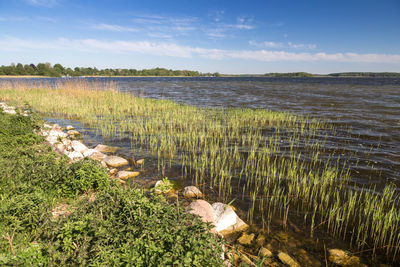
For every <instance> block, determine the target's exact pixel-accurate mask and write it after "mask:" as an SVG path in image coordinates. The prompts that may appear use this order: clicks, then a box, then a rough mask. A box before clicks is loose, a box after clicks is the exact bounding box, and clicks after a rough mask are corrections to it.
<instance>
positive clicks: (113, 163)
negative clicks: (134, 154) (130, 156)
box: [96, 149, 129, 168]
mask: <svg viewBox="0 0 400 267" xmlns="http://www.w3.org/2000/svg"><path fill="white" fill-rule="evenodd" d="M96 150H97V149H96ZM104 162H105V163H106V164H107V165H108V166H110V167H114V168H118V167H122V166H125V165H128V164H129V162H128V161H127V160H126V159H124V158H121V157H118V156H107V157H105V158H104Z"/></svg>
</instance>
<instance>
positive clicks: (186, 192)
mask: <svg viewBox="0 0 400 267" xmlns="http://www.w3.org/2000/svg"><path fill="white" fill-rule="evenodd" d="M183 196H184V197H187V198H202V197H203V193H202V192H201V191H200V190H199V189H198V188H197V187H195V186H192V185H191V186H186V187H185V188H184V189H183Z"/></svg>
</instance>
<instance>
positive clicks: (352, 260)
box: [329, 249, 360, 266]
mask: <svg viewBox="0 0 400 267" xmlns="http://www.w3.org/2000/svg"><path fill="white" fill-rule="evenodd" d="M329 261H331V262H333V263H334V264H336V265H339V266H358V265H359V264H360V258H359V257H356V256H349V255H348V254H347V253H346V252H345V251H343V250H341V249H330V250H329Z"/></svg>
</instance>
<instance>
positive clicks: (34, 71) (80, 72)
mask: <svg viewBox="0 0 400 267" xmlns="http://www.w3.org/2000/svg"><path fill="white" fill-rule="evenodd" d="M0 75H20V76H24V75H35V76H49V77H61V76H186V77H190V76H193V77H198V76H219V73H218V72H216V73H200V72H198V71H191V70H168V69H164V68H154V69H143V70H136V69H102V70H99V69H97V68H90V67H89V68H84V67H76V68H74V69H71V68H66V67H63V66H62V65H61V64H55V65H54V66H52V65H51V64H50V63H39V64H37V65H36V66H35V65H34V64H30V65H22V64H21V63H18V64H17V65H15V64H11V65H10V66H1V67H0Z"/></svg>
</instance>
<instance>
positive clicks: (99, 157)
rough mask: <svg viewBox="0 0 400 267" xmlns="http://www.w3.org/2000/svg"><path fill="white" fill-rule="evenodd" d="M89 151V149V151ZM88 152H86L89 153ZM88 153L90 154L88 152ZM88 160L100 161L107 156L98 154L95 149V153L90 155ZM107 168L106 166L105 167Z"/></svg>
mask: <svg viewBox="0 0 400 267" xmlns="http://www.w3.org/2000/svg"><path fill="white" fill-rule="evenodd" d="M89 150H90V149H89ZM89 150H88V151H89ZM89 153H90V152H89ZM88 157H89V158H90V159H93V160H97V161H102V160H103V159H105V158H106V157H107V155H106V154H103V153H101V152H99V151H97V150H96V149H95V151H94V152H93V153H91V154H90V156H88ZM104 164H105V163H104ZM106 166H107V165H106Z"/></svg>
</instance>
